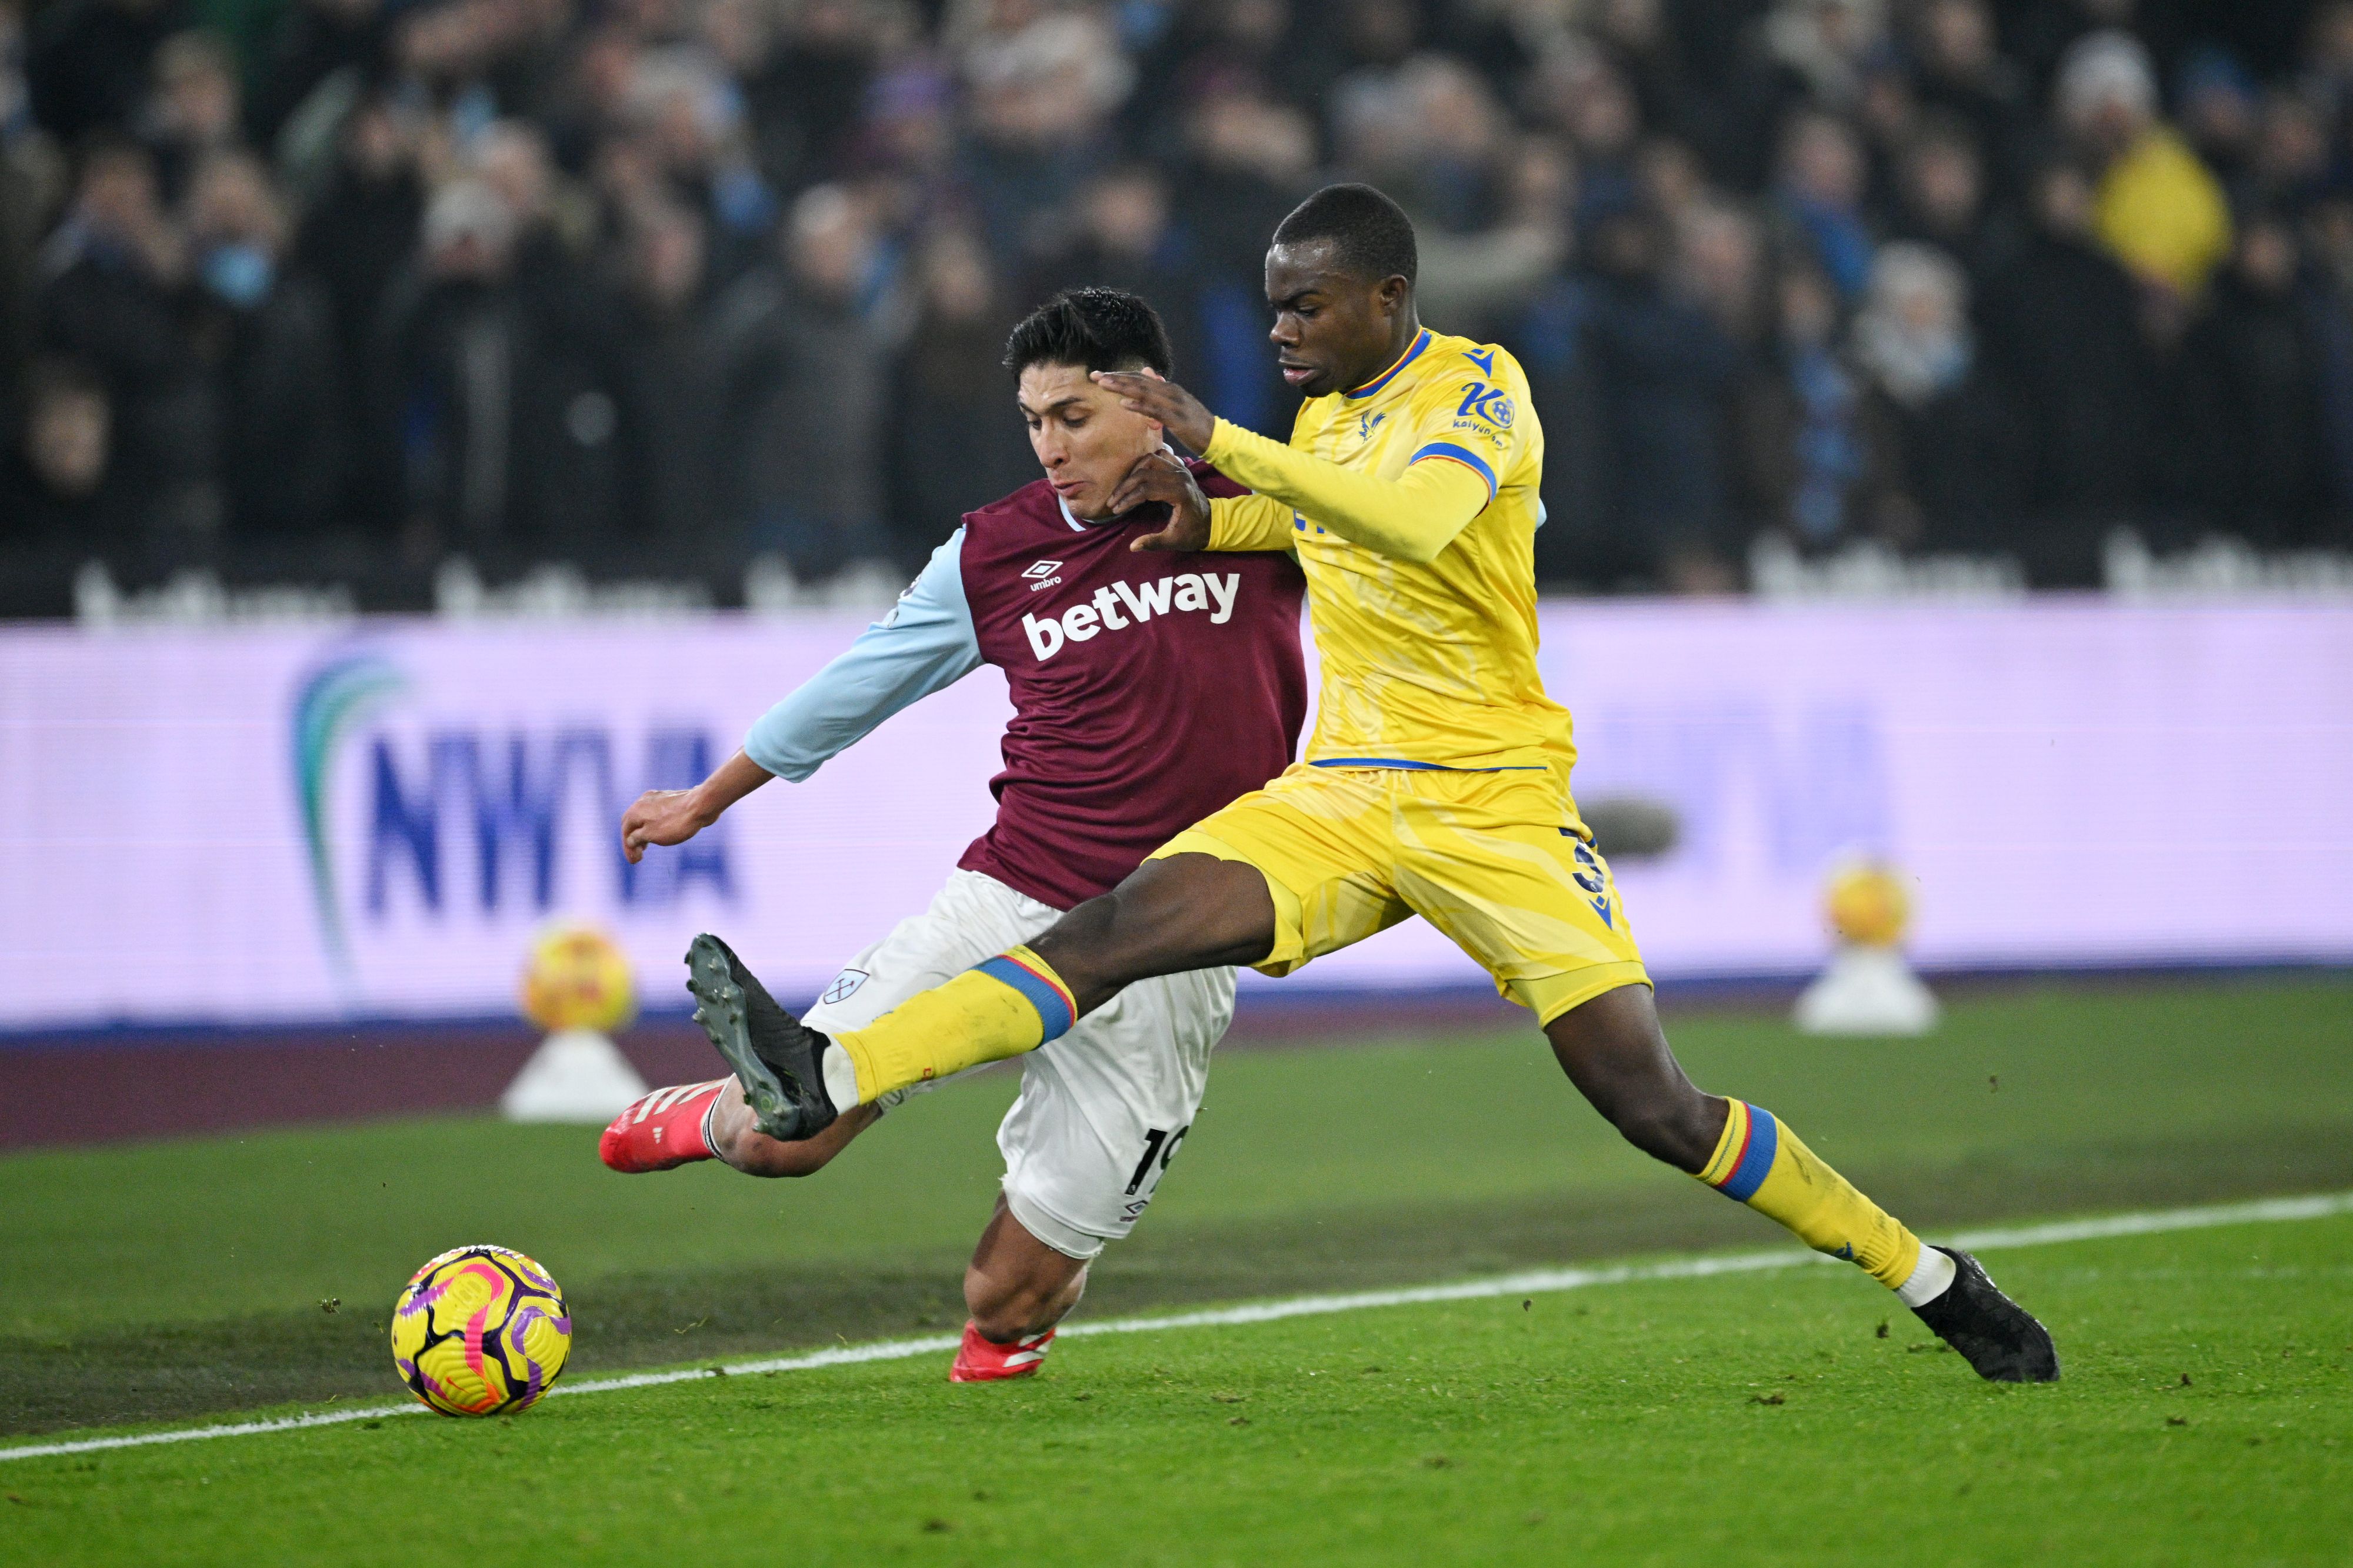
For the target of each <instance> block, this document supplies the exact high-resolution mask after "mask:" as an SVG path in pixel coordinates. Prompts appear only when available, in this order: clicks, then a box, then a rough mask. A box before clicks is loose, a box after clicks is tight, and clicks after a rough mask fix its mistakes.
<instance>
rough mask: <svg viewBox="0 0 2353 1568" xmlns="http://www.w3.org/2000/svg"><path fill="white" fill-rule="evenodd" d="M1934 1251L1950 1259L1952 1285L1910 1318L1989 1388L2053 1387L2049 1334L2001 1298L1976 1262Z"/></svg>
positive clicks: (2054, 1352) (2055, 1367)
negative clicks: (1998, 1385) (1933, 1334)
mask: <svg viewBox="0 0 2353 1568" xmlns="http://www.w3.org/2000/svg"><path fill="white" fill-rule="evenodd" d="M1936 1250H1937V1251H1939V1252H1941V1253H1943V1254H1944V1255H1945V1256H1946V1257H1947V1258H1951V1259H1952V1260H1953V1268H1954V1274H1953V1282H1952V1283H1951V1284H1950V1285H1947V1286H1946V1287H1945V1289H1944V1292H1943V1293H1942V1294H1941V1295H1939V1296H1938V1297H1937V1298H1936V1300H1933V1301H1931V1302H1929V1303H1928V1304H1927V1305H1926V1306H1925V1307H1915V1308H1913V1309H1912V1311H1913V1314H1914V1315H1915V1316H1916V1317H1917V1318H1918V1319H1919V1320H1920V1321H1922V1322H1924V1323H1926V1324H1927V1325H1928V1326H1929V1327H1930V1328H1932V1329H1934V1330H1936V1337H1937V1338H1939V1339H1941V1340H1943V1341H1944V1342H1946V1343H1947V1344H1948V1345H1950V1346H1952V1347H1953V1348H1954V1349H1955V1350H1957V1351H1958V1352H1961V1357H1962V1359H1963V1360H1965V1361H1967V1362H1968V1363H1969V1365H1971V1366H1973V1367H1975V1368H1976V1369H1977V1373H1978V1376H1979V1377H1982V1378H1984V1379H1985V1380H1986V1381H1987V1382H1989V1383H2056V1382H2058V1381H2059V1351H2058V1347H2057V1346H2055V1345H2053V1344H2052V1342H2051V1331H2050V1330H2048V1329H2046V1328H2044V1327H2043V1326H2042V1324H2041V1323H2039V1322H2037V1321H2035V1320H2034V1314H2033V1313H2031V1312H2029V1311H2028V1310H2026V1309H2025V1308H2023V1307H2021V1306H2020V1305H2019V1304H2018V1303H2017V1302H2015V1301H2013V1300H2010V1298H2009V1297H2007V1296H2005V1295H2003V1294H2002V1293H2001V1287H2000V1286H1999V1285H1996V1284H1995V1283H1994V1282H1993V1279H1992V1277H1991V1276H1989V1274H1987V1273H1986V1271H1985V1269H1984V1268H1983V1267H1982V1266H1981V1265H1980V1264H1979V1263H1978V1260H1977V1259H1976V1258H1971V1257H1970V1256H1969V1255H1968V1253H1966V1252H1955V1251H1954V1250H1953V1249H1952V1248H1951V1247H1938V1248H1936Z"/></svg>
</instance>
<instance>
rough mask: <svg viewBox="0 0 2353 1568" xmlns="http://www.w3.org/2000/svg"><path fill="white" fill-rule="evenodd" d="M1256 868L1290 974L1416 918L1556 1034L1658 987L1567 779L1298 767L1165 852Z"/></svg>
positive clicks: (1278, 963) (1270, 969) (1282, 963)
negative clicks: (1565, 1022) (1585, 1012)
mask: <svg viewBox="0 0 2353 1568" xmlns="http://www.w3.org/2000/svg"><path fill="white" fill-rule="evenodd" d="M1170 855H1214V856H1216V857H1217V858H1219V859H1220V860H1233V861H1238V862H1240V863H1241V864H1243V865H1246V866H1250V867H1253V868H1256V869H1257V870H1258V871H1259V873H1260V874H1261V875H1262V876H1263V877H1265V878H1266V884H1267V890H1268V891H1269V892H1271V894H1273V896H1274V927H1275V931H1274V947H1273V949H1272V950H1271V952H1268V954H1267V956H1266V958H1265V959H1264V960H1263V961H1262V962H1261V963H1259V964H1258V965H1257V966H1256V967H1257V968H1258V969H1259V970H1261V972H1263V973H1268V974H1288V973H1291V972H1292V971H1293V970H1294V969H1297V968H1298V967H1299V966H1300V965H1301V964H1303V963H1307V962H1308V961H1309V960H1310V959H1313V958H1319V957H1321V956H1322V955H1324V953H1327V952H1338V951H1339V950H1340V949H1342V948H1344V947H1346V946H1348V945H1349V944H1350V943H1352V942H1362V941H1364V940H1365V938H1366V937H1368V936H1370V935H1372V934H1373V933H1374V932H1375V931H1385V930H1387V929H1388V927H1390V926H1393V925H1395V924H1397V923H1398V921H1402V920H1404V919H1405V918H1406V917H1407V916H1409V915H1419V916H1420V917H1421V918H1422V919H1424V920H1426V921H1429V922H1430V924H1432V925H1434V926H1436V927H1437V928H1438V929H1439V930H1440V931H1444V932H1445V933H1446V934H1447V935H1448V936H1449V937H1451V939H1453V941H1454V943H1455V945H1457V946H1458V947H1460V948H1461V949H1462V951H1463V952H1467V953H1469V954H1470V955H1471V956H1472V958H1474V959H1477V960H1478V961H1479V963H1480V964H1481V965H1482V967H1484V968H1485V969H1486V971H1487V973H1489V974H1491V975H1493V977H1494V980H1495V988H1496V989H1497V990H1498V991H1500V992H1502V993H1503V994H1504V995H1505V996H1507V997H1509V998H1511V999H1512V1000H1513V1001H1514V1002H1517V1003H1518V1004H1519V1005H1522V1006H1523V1007H1526V1008H1528V1009H1530V1010H1531V1011H1533V1012H1534V1013H1535V1016H1536V1020H1537V1022H1538V1023H1539V1024H1549V1023H1551V1022H1552V1021H1553V1020H1554V1019H1555V1018H1556V1017H1558V1016H1560V1015H1562V1014H1563V1013H1566V1012H1567V1011H1568V1010H1569V1009H1570V1008H1572V1007H1575V1006H1577V1005H1579V1004H1580V1003H1584V1002H1589V1001H1591V1000H1592V999H1593V998H1594V997H1596V996H1599V995H1600V994H1602V993H1603V992H1605V991H1612V990H1615V989H1617V988H1618V987H1619V986H1620V985H1647V984H1650V981H1651V977H1650V974H1649V973H1648V972H1647V971H1646V970H1644V969H1643V967H1642V955H1641V951H1640V950H1639V949H1638V948H1636V947H1635V945H1634V935H1633V932H1632V931H1630V930H1629V929H1628V928H1627V923H1626V908H1625V905H1624V904H1623V903H1622V902H1621V901H1620V899H1619V897H1618V884H1617V882H1616V881H1615V880H1614V879H1612V878H1611V877H1610V875H1609V865H1608V863H1607V862H1605V861H1604V860H1603V859H1602V858H1601V854H1600V852H1599V850H1597V849H1595V848H1594V847H1593V844H1592V837H1591V835H1590V834H1588V832H1587V831H1586V827H1585V825H1584V823H1582V822H1580V821H1578V820H1577V805H1576V802H1575V801H1573V800H1572V799H1571V798H1570V796H1569V793H1568V789H1567V784H1566V782H1565V780H1564V779H1563V778H1562V776H1561V774H1560V773H1557V772H1556V771H1554V770H1552V769H1549V768H1525V769H1512V770H1506V771H1500V772H1493V773H1456V772H1451V771H1447V770H1442V769H1431V770H1421V769H1405V768H1319V767H1313V766H1310V765H1308V764H1306V763H1299V764H1297V765H1295V766H1293V768H1291V769H1290V771H1288V772H1287V773H1283V774H1282V777H1280V778H1278V779H1276V780H1274V781H1273V782H1272V783H1271V784H1268V785H1267V786H1266V787H1265V788H1264V789H1261V790H1258V791H1255V792H1253V793H1251V794H1250V795H1244V796H1242V797H1241V798H1240V800H1237V801H1235V802H1234V803H1233V804H1232V805H1229V806H1227V807H1226V808H1225V809H1224V810H1223V811H1220V812H1219V813H1217V814H1216V815H1215V816H1210V817H1208V818H1206V819H1205V820H1203V821H1201V822H1198V823H1196V824H1195V825H1194V826H1191V827H1189V828H1187V829H1186V830H1185V831H1184V832H1182V833H1180V834H1178V835H1177V836H1176V837H1175V838H1172V839H1170V840H1169V841H1168V842H1167V843H1166V844H1165V845H1163V846H1162V847H1160V848H1159V849H1157V850H1155V852H1154V854H1153V856H1152V858H1154V859H1155V860H1157V859H1162V858H1166V857H1167V856H1170Z"/></svg>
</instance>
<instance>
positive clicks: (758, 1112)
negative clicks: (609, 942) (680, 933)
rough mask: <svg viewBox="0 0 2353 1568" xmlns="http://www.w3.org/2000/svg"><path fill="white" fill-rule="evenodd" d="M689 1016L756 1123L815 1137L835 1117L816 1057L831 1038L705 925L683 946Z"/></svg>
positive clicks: (779, 1135)
mask: <svg viewBox="0 0 2353 1568" xmlns="http://www.w3.org/2000/svg"><path fill="white" fill-rule="evenodd" d="M686 988H687V990H688V991H689V992H691V994H693V996H694V1000H695V1003H696V1005H695V1009H694V1021H695V1022H696V1023H698V1024H700V1025H702V1032H703V1033H704V1034H705V1035H708V1036H709V1037H711V1043H712V1046H714V1047H717V1048H718V1051H719V1054H720V1055H721V1056H723V1057H725V1058H727V1065H728V1066H729V1067H732V1068H734V1069H735V1077H736V1079H737V1080H738V1081H739V1082H741V1083H742V1084H743V1085H744V1100H745V1101H747V1102H748V1103H749V1104H750V1105H751V1107H752V1115H753V1118H754V1121H755V1122H756V1123H757V1125H758V1127H759V1129H760V1131H763V1132H765V1133H766V1134H767V1135H768V1136H769V1137H771V1138H775V1139H778V1140H781V1141H783V1142H787V1143H789V1142H796V1141H797V1140H799V1139H803V1138H814V1137H816V1136H817V1135H818V1133H820V1132H822V1131H825V1130H826V1129H827V1128H828V1127H829V1126H831V1125H832V1123H833V1119H834V1116H835V1114H836V1112H835V1110H834V1105H833V1100H832V1099H831V1098H830V1097H829V1096H828V1095H827V1093H826V1092H825V1072H824V1069H823V1068H822V1067H821V1066H820V1065H819V1063H820V1062H821V1060H822V1058H823V1057H824V1054H825V1048H826V1047H827V1046H828V1044H830V1043H831V1042H829V1041H828V1040H827V1038H826V1037H824V1036H823V1035H820V1034H818V1032H817V1031H816V1030H815V1029H811V1028H808V1027H807V1026H804V1025H802V1023H801V1022H800V1020H798V1019H797V1018H795V1017H794V1016H792V1015H791V1014H790V1013H787V1012H786V1011H785V1010H784V1008H782V1007H780V1006H778V1005H776V998H775V997H773V996H771V995H769V994H768V988H767V987H766V986H765V985H763V984H760V982H759V979H758V977H757V976H755V975H754V973H752V972H751V971H750V970H749V969H746V968H745V967H744V961H743V960H742V959H740V958H738V957H736V956H735V954H734V953H733V952H732V951H731V950H730V949H729V948H728V946H727V944H726V943H725V942H722V941H720V940H719V939H718V938H717V937H715V936H712V935H711V934H710V933H709V932H708V931H706V932H704V933H703V934H702V935H701V936H698V937H696V938H695V939H694V941H693V942H691V943H690V944H689V945H688V947H687V950H686Z"/></svg>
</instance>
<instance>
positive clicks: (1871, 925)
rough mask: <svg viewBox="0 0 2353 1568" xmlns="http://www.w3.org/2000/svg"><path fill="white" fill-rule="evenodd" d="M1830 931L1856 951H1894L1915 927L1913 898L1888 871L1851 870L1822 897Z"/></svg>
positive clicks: (1866, 867) (1857, 867) (1833, 880)
mask: <svg viewBox="0 0 2353 1568" xmlns="http://www.w3.org/2000/svg"><path fill="white" fill-rule="evenodd" d="M1823 904H1824V906H1825V912H1826V913H1827V914H1828V915H1829V917H1830V922H1831V930H1832V931H1836V932H1838V934H1839V937H1840V939H1841V940H1842V941H1845V942H1852V943H1854V944H1855V945H1856V946H1857V947H1894V946H1895V945H1896V944H1897V943H1898V942H1902V941H1903V940H1904V933H1905V930H1906V929H1907V928H1908V927H1909V926H1910V925H1911V923H1912V895H1911V894H1910V893H1909V892H1908V891H1906V890H1905V886H1904V883H1903V881H1902V880H1901V879H1898V878H1897V877H1896V875H1895V873H1894V871H1892V870H1890V869H1889V868H1887V867H1885V866H1882V865H1877V864H1874V863H1864V864H1861V865H1853V866H1848V867H1846V868H1843V869H1841V870H1840V871H1839V872H1838V873H1837V874H1835V875H1834V876H1832V877H1831V882H1830V887H1829V889H1827V890H1826V892H1825V893H1824V896H1823Z"/></svg>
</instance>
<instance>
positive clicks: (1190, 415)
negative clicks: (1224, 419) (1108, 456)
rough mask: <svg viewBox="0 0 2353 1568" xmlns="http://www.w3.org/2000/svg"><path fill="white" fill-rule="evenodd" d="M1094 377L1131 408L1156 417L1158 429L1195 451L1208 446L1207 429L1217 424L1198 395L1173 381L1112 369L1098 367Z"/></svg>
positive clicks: (1215, 418)
mask: <svg viewBox="0 0 2353 1568" xmlns="http://www.w3.org/2000/svg"><path fill="white" fill-rule="evenodd" d="M1094 379H1095V381H1096V382H1097V384H1100V385H1102V386H1103V387H1104V388H1106V389H1107V390H1109V391H1111V392H1112V393H1113V394H1115V395H1117V396H1118V398H1119V400H1120V401H1121V402H1122V403H1124V404H1125V405H1127V407H1128V408H1129V409H1130V410H1131V411H1132V412H1134V413H1137V414H1141V415H1143V416H1145V418H1146V419H1156V420H1158V421H1159V422H1160V427H1161V428H1162V429H1164V430H1166V431H1167V432H1168V434H1169V435H1171V436H1174V437H1176V439H1177V440H1179V441H1181V442H1183V443H1184V444H1185V445H1186V446H1187V447H1191V448H1192V449H1193V450H1194V451H1195V452H1207V451H1208V447H1209V433H1210V432H1211V431H1212V430H1214V429H1215V428H1216V427H1217V423H1218V421H1217V416H1215V415H1213V414H1211V413H1210V412H1209V410H1208V407H1207V406H1206V405H1204V404H1203V403H1202V402H1201V400H1200V399H1199V398H1198V397H1196V396H1194V395H1192V394H1191V393H1189V392H1187V391H1186V390H1185V389H1184V388H1183V387H1181V386H1179V385H1177V384H1176V383H1175V382H1173V381H1163V380H1161V379H1160V378H1159V377H1158V376H1156V375H1131V374H1128V373H1126V372H1124V371H1116V370H1099V371H1097V372H1095V373H1094Z"/></svg>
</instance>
